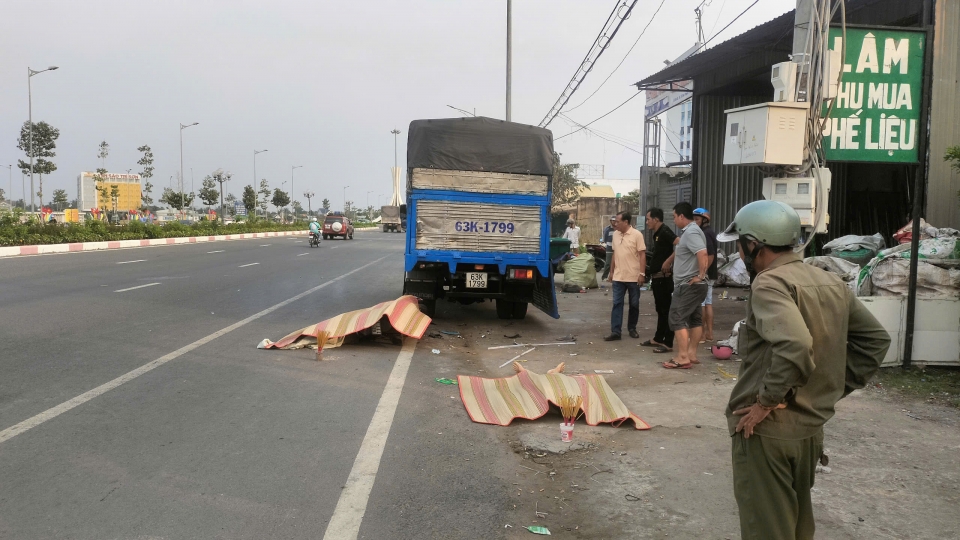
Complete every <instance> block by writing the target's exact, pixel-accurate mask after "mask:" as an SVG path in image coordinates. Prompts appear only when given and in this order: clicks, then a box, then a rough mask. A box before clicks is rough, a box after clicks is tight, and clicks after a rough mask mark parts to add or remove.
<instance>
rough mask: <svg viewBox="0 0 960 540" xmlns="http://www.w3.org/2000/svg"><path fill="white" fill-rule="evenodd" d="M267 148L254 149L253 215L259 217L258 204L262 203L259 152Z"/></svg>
mask: <svg viewBox="0 0 960 540" xmlns="http://www.w3.org/2000/svg"><path fill="white" fill-rule="evenodd" d="M264 152H266V150H254V151H253V217H257V206H258V204H259V203H260V191H259V189H260V187H259V186H260V184H258V183H257V154H262V153H264Z"/></svg>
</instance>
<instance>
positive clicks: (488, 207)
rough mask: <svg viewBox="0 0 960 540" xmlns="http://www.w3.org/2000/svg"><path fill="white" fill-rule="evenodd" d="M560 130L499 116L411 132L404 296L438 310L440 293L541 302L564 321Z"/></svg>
mask: <svg viewBox="0 0 960 540" xmlns="http://www.w3.org/2000/svg"><path fill="white" fill-rule="evenodd" d="M554 159H555V158H554V153H553V134H552V133H551V132H550V131H549V130H546V129H543V128H539V127H535V126H528V125H524V124H517V123H512V122H505V121H502V120H496V119H492V118H483V117H477V118H450V119H436V120H414V121H413V122H411V123H410V129H409V131H408V138H407V212H406V214H407V220H408V223H409V224H410V226H408V227H407V228H406V251H405V261H404V262H405V264H404V270H405V273H404V280H403V290H404V294H410V295H414V296H416V297H418V298H419V299H420V306H421V309H422V310H423V311H424V312H425V313H427V314H428V315H431V316H433V315H434V314H435V310H436V303H437V300H439V299H444V298H445V299H447V300H449V301H452V302H459V303H461V304H469V303H473V302H478V301H484V300H493V301H494V302H495V303H496V309H497V316H498V317H500V318H501V319H523V318H524V317H525V316H526V314H527V306H528V305H529V304H533V305H534V306H535V307H536V308H538V309H540V310H541V311H543V312H544V313H546V314H547V315H550V316H551V317H554V318H559V317H560V315H559V313H558V312H557V298H556V290H555V288H554V284H553V272H552V271H551V265H550V197H551V192H552V191H551V188H552V180H553V167H554Z"/></svg>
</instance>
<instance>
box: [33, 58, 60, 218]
mask: <svg viewBox="0 0 960 540" xmlns="http://www.w3.org/2000/svg"><path fill="white" fill-rule="evenodd" d="M55 69H59V68H58V67H57V66H50V67H48V68H47V69H41V70H40V71H34V70H32V69H30V67H29V66H27V109H28V111H27V113H28V116H27V121H28V122H29V123H30V142H29V144H27V155H28V156H29V157H30V211H31V212H34V211H36V207H35V206H34V204H33V195H34V190H33V87H32V86H31V84H30V78H31V77H33V76H34V75H38V74H40V73H43V72H44V71H53V70H55Z"/></svg>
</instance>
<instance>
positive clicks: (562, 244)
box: [550, 238, 570, 261]
mask: <svg viewBox="0 0 960 540" xmlns="http://www.w3.org/2000/svg"><path fill="white" fill-rule="evenodd" d="M569 252H570V239H569V238H551V239H550V260H551V261H553V260H556V259H557V257H559V256H561V255H563V254H564V253H569Z"/></svg>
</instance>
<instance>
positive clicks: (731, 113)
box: [723, 102, 810, 165]
mask: <svg viewBox="0 0 960 540" xmlns="http://www.w3.org/2000/svg"><path fill="white" fill-rule="evenodd" d="M809 109H810V104H809V103H795V102H782V103H760V104H758V105H750V106H748V107H738V108H736V109H727V110H726V111H723V112H725V113H726V115H727V131H726V133H725V134H724V135H725V137H724V141H725V142H724V146H723V164H724V165H802V164H803V142H804V136H805V135H806V126H807V122H806V120H807V111H808V110H809Z"/></svg>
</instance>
